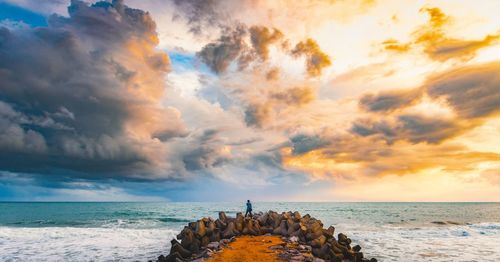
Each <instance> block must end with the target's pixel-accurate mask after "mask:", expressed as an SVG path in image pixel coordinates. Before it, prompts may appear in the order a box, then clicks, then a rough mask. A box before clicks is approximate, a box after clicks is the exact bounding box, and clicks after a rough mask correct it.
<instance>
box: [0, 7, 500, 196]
mask: <svg viewBox="0 0 500 262" xmlns="http://www.w3.org/2000/svg"><path fill="white" fill-rule="evenodd" d="M498 10H500V1H492V0H490V1H456V0H450V1H397V0H394V1H389V0H388V1H382V0H372V1H370V0H364V1H361V0H359V1H356V0H354V1H340V0H339V1H335V0H324V1H321V0H304V1H284V0H283V1H263V0H253V1H252V0H241V1H232V0H220V1H212V0H207V1H201V0H186V1H183V0H171V1H163V0H151V1H143V0H125V1H112V2H96V1H64V0H49V1H35V0H0V200H7V201H9V200H15V201H17V200H19V201H164V200H166V201H242V200H246V199H253V200H256V201H500V194H499V192H500V117H499V116H500V16H499V15H498Z"/></svg>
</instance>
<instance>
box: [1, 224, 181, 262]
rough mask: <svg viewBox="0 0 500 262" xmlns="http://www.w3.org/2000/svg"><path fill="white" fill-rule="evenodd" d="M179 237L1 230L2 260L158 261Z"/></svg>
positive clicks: (163, 232) (160, 232)
mask: <svg viewBox="0 0 500 262" xmlns="http://www.w3.org/2000/svg"><path fill="white" fill-rule="evenodd" d="M177 234H178V230H175V229H168V228H154V229H129V228H78V227H40V228H29V227H24V228H23V227H0V254H1V257H2V258H1V259H0V260H2V261H29V260H33V257H36V260H39V261H124V260H125V261H148V260H155V259H156V258H157V257H158V255H160V254H165V253H168V250H169V249H170V240H171V239H172V238H173V237H175V235H177Z"/></svg>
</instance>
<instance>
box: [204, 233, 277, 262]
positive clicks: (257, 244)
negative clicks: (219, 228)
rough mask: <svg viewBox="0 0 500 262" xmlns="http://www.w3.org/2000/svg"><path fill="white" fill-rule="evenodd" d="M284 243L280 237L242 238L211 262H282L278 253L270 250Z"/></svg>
mask: <svg viewBox="0 0 500 262" xmlns="http://www.w3.org/2000/svg"><path fill="white" fill-rule="evenodd" d="M281 243H283V240H281V238H280V237H278V236H240V237H237V238H236V241H234V242H232V243H229V247H225V248H224V250H223V251H222V252H220V253H216V254H215V255H214V256H213V257H212V258H210V259H208V260H206V261H209V262H233V261H234V262H254V261H271V262H282V260H279V259H278V258H277V254H278V251H273V250H271V249H269V247H270V246H274V245H278V244H281Z"/></svg>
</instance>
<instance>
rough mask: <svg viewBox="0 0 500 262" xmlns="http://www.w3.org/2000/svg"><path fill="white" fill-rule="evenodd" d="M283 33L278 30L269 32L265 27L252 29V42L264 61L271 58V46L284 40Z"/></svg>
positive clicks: (253, 27)
mask: <svg viewBox="0 0 500 262" xmlns="http://www.w3.org/2000/svg"><path fill="white" fill-rule="evenodd" d="M283 37H284V36H283V33H281V31H279V30H277V29H273V31H272V32H271V30H269V29H268V28H267V27H264V26H252V27H250V40H251V41H252V46H253V48H254V49H255V52H256V53H257V54H258V55H259V56H260V58H261V59H262V60H264V61H265V60H267V59H268V58H269V45H270V44H273V43H276V42H277V41H279V40H281V39H283Z"/></svg>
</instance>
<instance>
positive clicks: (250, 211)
mask: <svg viewBox="0 0 500 262" xmlns="http://www.w3.org/2000/svg"><path fill="white" fill-rule="evenodd" d="M248 214H250V217H253V215H252V209H247V212H245V217H246V216H247V215H248Z"/></svg>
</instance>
